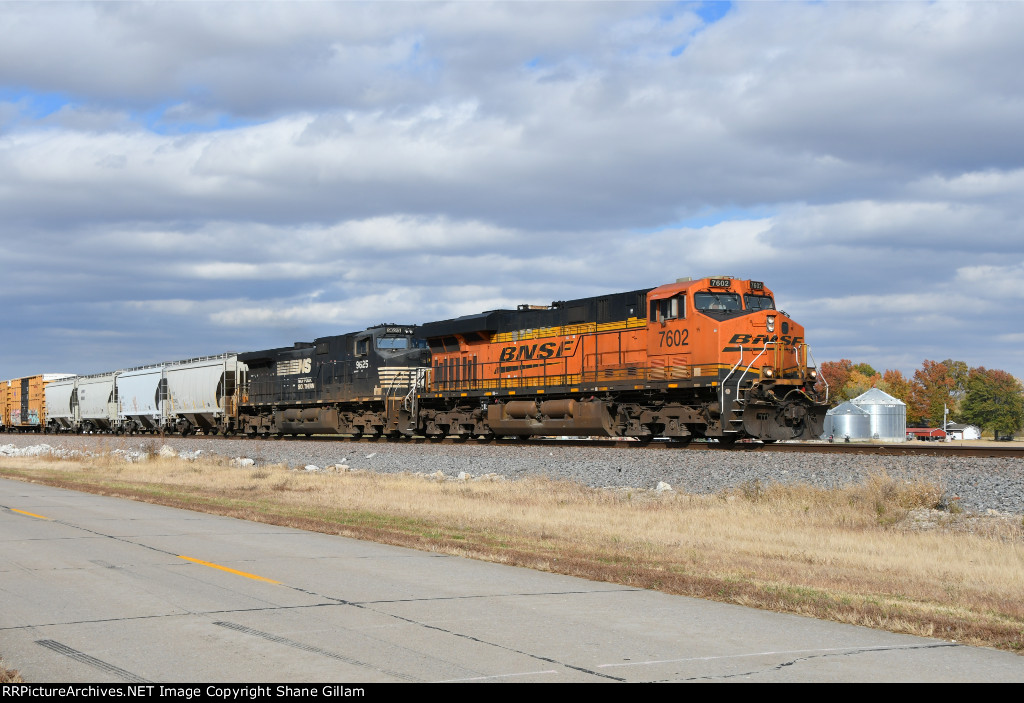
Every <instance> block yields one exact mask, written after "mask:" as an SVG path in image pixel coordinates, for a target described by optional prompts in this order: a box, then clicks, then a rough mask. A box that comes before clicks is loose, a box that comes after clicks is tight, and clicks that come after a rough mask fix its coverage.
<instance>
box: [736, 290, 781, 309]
mask: <svg viewBox="0 0 1024 703" xmlns="http://www.w3.org/2000/svg"><path fill="white" fill-rule="evenodd" d="M743 307H745V308H746V309H747V310H774V309H775V301H774V300H772V299H771V296H768V295H750V294H747V295H744V296H743Z"/></svg>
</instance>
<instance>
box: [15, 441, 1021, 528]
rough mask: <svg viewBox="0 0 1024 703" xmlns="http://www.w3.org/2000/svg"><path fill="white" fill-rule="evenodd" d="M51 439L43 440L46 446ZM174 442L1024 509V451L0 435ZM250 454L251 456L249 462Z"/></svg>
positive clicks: (429, 465)
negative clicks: (849, 490) (881, 452)
mask: <svg viewBox="0 0 1024 703" xmlns="http://www.w3.org/2000/svg"><path fill="white" fill-rule="evenodd" d="M42 445H46V448H45V449H44V448H41V447H42ZM164 446H167V447H169V448H171V449H173V450H174V451H175V452H177V454H178V455H179V456H181V457H182V458H185V459H195V458H197V457H199V456H202V455H204V454H206V455H209V454H213V455H220V456H224V457H228V458H231V459H237V460H240V461H236V462H234V465H235V466H252V465H256V466H261V465H265V464H279V463H280V464H286V465H288V466H290V467H294V468H296V469H299V470H303V469H305V470H307V471H314V470H317V469H318V468H319V467H338V466H342V467H344V468H345V469H347V470H366V471H375V472H379V473H403V472H407V473H422V474H434V475H439V474H438V472H440V473H441V474H443V475H444V476H445V477H447V478H451V479H453V480H457V479H458V478H459V477H460V475H461V478H462V480H470V479H472V478H474V477H481V476H487V477H489V478H492V479H493V478H495V477H503V478H505V479H507V480H516V479H520V478H523V477H526V476H547V477H549V478H552V479H556V480H566V481H575V482H577V483H582V484H585V485H588V486H593V487H626V488H637V489H649V490H669V489H671V490H676V491H681V492H686V493H697V494H701V493H704V494H706V493H717V492H719V491H722V490H726V489H730V488H734V487H738V486H743V485H744V484H753V483H754V482H760V483H761V484H768V483H772V482H779V483H807V484H810V485H813V486H818V487H823V488H835V487H841V486H845V485H851V484H856V483H860V482H861V481H863V480H864V479H865V478H866V477H867V476H869V475H870V474H871V473H874V472H879V471H885V472H886V473H888V474H889V475H890V476H892V477H896V478H904V479H926V480H931V481H935V482H937V483H938V484H939V485H941V486H942V487H943V489H944V491H945V494H946V500H947V501H950V502H953V501H955V503H956V504H957V505H959V506H960V507H961V508H963V509H964V510H967V511H971V512H975V513H984V512H987V511H997V512H1000V513H1010V514H1015V515H1022V514H1024V458H998V459H996V458H963V457H955V456H950V457H935V456H902V457H900V456H871V455H852V454H851V455H841V454H813V453H776V452H767V451H766V452H759V451H756V450H753V451H690V450H667V449H666V450H657V449H649V450H644V449H628V450H627V449H615V448H608V447H593V446H586V444H585V443H582V442H581V444H580V446H550V447H546V446H530V447H509V446H500V445H489V444H475V443H472V442H469V443H466V444H419V443H411V442H410V443H402V442H380V443H372V444H371V443H362V442H349V441H337V442H332V441H302V440H243V439H237V440H235V439H218V438H212V439H207V438H203V437H187V438H180V437H164V438H160V437H132V438H124V437H96V436H77V435H67V436H52V435H3V436H0V456H4V455H6V456H18V455H22V456H23V455H25V454H36V455H37V454H39V453H44V454H45V453H53V454H55V455H58V456H69V455H73V454H75V453H83V454H95V453H103V452H117V453H122V454H124V456H125V458H126V459H127V460H129V461H138V460H141V459H143V458H144V457H145V456H146V455H148V454H156V453H159V452H160V450H161V449H162V448H163V447H164ZM245 459H251V460H252V462H253V463H252V464H250V463H249V462H248V461H241V460H245Z"/></svg>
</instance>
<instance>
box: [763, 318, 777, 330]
mask: <svg viewBox="0 0 1024 703" xmlns="http://www.w3.org/2000/svg"><path fill="white" fill-rule="evenodd" d="M765 320H766V321H767V322H768V331H769V332H774V331H775V315H769V316H768V317H766V318H765Z"/></svg>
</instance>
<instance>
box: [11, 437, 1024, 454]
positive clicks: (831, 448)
mask: <svg viewBox="0 0 1024 703" xmlns="http://www.w3.org/2000/svg"><path fill="white" fill-rule="evenodd" d="M60 436H62V435H45V434H40V435H39V437H40V439H41V440H42V439H43V438H44V437H60ZM69 436H70V435H69ZM75 436H82V435H75ZM102 436H110V437H114V436H123V437H124V438H125V439H130V438H137V439H139V440H145V439H175V438H180V437H181V435H178V434H166V435H145V434H143V435H102ZM0 437H2V435H0ZM193 437H194V438H195V439H200V438H202V439H211V440H224V439H240V440H241V439H246V438H245V437H243V436H241V435H233V436H224V435H193ZM264 439H269V440H277V441H282V442H302V441H306V442H355V443H362V444H381V443H388V442H395V443H399V444H442V445H444V444H449V445H461V444H464V445H493V446H507V447H552V446H556V447H603V448H608V449H648V450H687V451H724V452H772V453H775V452H781V453H787V452H790V453H810V454H853V455H880V456H946V457H949V456H961V457H990V458H1020V459H1024V442H1007V443H1006V444H1005V445H1002V444H985V445H976V444H960V443H957V442H950V443H946V442H927V443H923V442H905V443H896V444H864V443H858V442H850V443H845V442H840V443H825V442H779V443H774V444H764V443H762V442H757V441H741V442H736V443H734V444H723V443H719V442H714V441H712V442H704V441H694V442H689V443H684V442H671V441H657V440H655V441H650V442H641V441H636V440H623V439H588V438H580V439H563V438H558V439H554V438H552V439H547V438H527V439H519V438H504V439H499V438H489V439H477V438H458V437H444V438H441V439H437V438H429V437H404V436H403V437H399V438H387V437H367V436H363V437H352V436H348V435H314V436H312V437H305V436H283V437H276V436H271V437H267V438H264Z"/></svg>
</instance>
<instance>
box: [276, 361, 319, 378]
mask: <svg viewBox="0 0 1024 703" xmlns="http://www.w3.org/2000/svg"><path fill="white" fill-rule="evenodd" d="M312 368H313V360H312V359H292V360H291V361H279V362H277V375H278V376H292V375H294V374H297V373H309V372H310V370H311V369H312Z"/></svg>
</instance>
